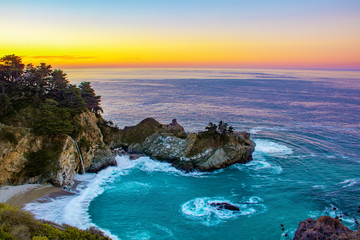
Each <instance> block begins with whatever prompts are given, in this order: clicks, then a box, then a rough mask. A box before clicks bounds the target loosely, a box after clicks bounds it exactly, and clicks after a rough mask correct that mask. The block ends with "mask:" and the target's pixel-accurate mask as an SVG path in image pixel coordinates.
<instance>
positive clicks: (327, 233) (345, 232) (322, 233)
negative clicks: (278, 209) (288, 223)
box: [293, 216, 360, 240]
mask: <svg viewBox="0 0 360 240" xmlns="http://www.w3.org/2000/svg"><path fill="white" fill-rule="evenodd" d="M293 239H294V240H311V239H324V240H327V239H332V240H340V239H341V240H345V239H349V240H350V239H357V240H359V239H360V229H358V231H351V230H350V229H349V228H347V227H345V226H344V225H343V224H342V223H341V221H340V220H339V219H336V218H332V217H329V216H322V217H319V218H318V219H317V220H314V219H312V218H309V219H306V220H305V221H302V222H300V223H299V227H298V228H297V230H296V231H295V235H294V238H293Z"/></svg>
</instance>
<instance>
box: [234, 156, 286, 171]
mask: <svg viewBox="0 0 360 240" xmlns="http://www.w3.org/2000/svg"><path fill="white" fill-rule="evenodd" d="M254 159H255V160H252V161H250V162H248V163H246V164H235V165H233V167H234V168H237V169H239V170H240V171H249V170H250V171H255V172H256V171H268V172H270V173H273V174H280V173H282V167H280V166H279V165H277V164H275V163H270V162H267V161H266V160H265V159H264V158H263V157H261V156H256V154H254ZM258 159H259V160H258Z"/></svg>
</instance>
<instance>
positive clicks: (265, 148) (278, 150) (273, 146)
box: [254, 139, 293, 156]
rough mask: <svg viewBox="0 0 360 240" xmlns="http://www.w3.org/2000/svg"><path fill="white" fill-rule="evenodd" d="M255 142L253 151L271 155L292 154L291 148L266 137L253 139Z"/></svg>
mask: <svg viewBox="0 0 360 240" xmlns="http://www.w3.org/2000/svg"><path fill="white" fill-rule="evenodd" d="M254 142H255V143H256V147H255V153H257V152H258V153H262V154H267V155H272V156H286V155H291V154H293V150H292V149H291V148H289V147H287V146H285V145H283V144H279V143H276V142H273V141H270V140H266V139H254Z"/></svg>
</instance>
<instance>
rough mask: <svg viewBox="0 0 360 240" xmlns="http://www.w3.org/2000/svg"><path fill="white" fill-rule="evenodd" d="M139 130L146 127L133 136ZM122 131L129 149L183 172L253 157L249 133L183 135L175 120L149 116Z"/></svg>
mask: <svg viewBox="0 0 360 240" xmlns="http://www.w3.org/2000/svg"><path fill="white" fill-rule="evenodd" d="M139 129H146V130H145V131H144V130H143V131H141V132H142V133H143V134H142V135H140V136H139V137H136V136H138V135H137V132H138V131H139ZM124 131H125V133H123V134H124V135H123V136H124V137H123V138H122V144H123V145H125V146H126V148H127V150H128V152H130V153H140V154H145V155H148V156H150V157H152V158H154V159H157V160H163V161H168V162H171V163H172V165H173V166H175V167H176V168H179V169H182V170H186V171H193V170H198V171H212V170H215V169H220V168H224V167H227V166H230V165H231V164H234V163H246V162H248V161H250V160H251V159H252V152H253V151H254V148H255V143H254V142H253V141H251V140H250V134H249V133H239V132H237V133H231V134H228V135H226V136H224V135H216V134H215V135H214V134H212V135H211V134H207V133H204V132H200V133H189V134H186V133H185V131H184V128H183V127H181V126H180V125H179V124H178V123H177V122H176V120H175V119H174V120H173V121H172V123H170V124H168V125H162V124H160V123H158V122H157V121H156V120H154V119H151V118H149V119H145V120H144V121H142V122H141V123H139V124H138V125H136V126H134V127H127V128H125V129H124ZM145 132H146V133H147V134H144V133H145ZM129 136H132V138H129Z"/></svg>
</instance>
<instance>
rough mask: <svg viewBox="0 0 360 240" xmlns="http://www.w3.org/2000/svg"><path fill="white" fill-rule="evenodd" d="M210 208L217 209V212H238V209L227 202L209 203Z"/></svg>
mask: <svg viewBox="0 0 360 240" xmlns="http://www.w3.org/2000/svg"><path fill="white" fill-rule="evenodd" d="M210 206H213V207H216V209H218V210H224V209H226V210H231V211H240V209H239V208H238V207H237V206H235V205H232V204H230V203H227V202H212V203H210Z"/></svg>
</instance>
